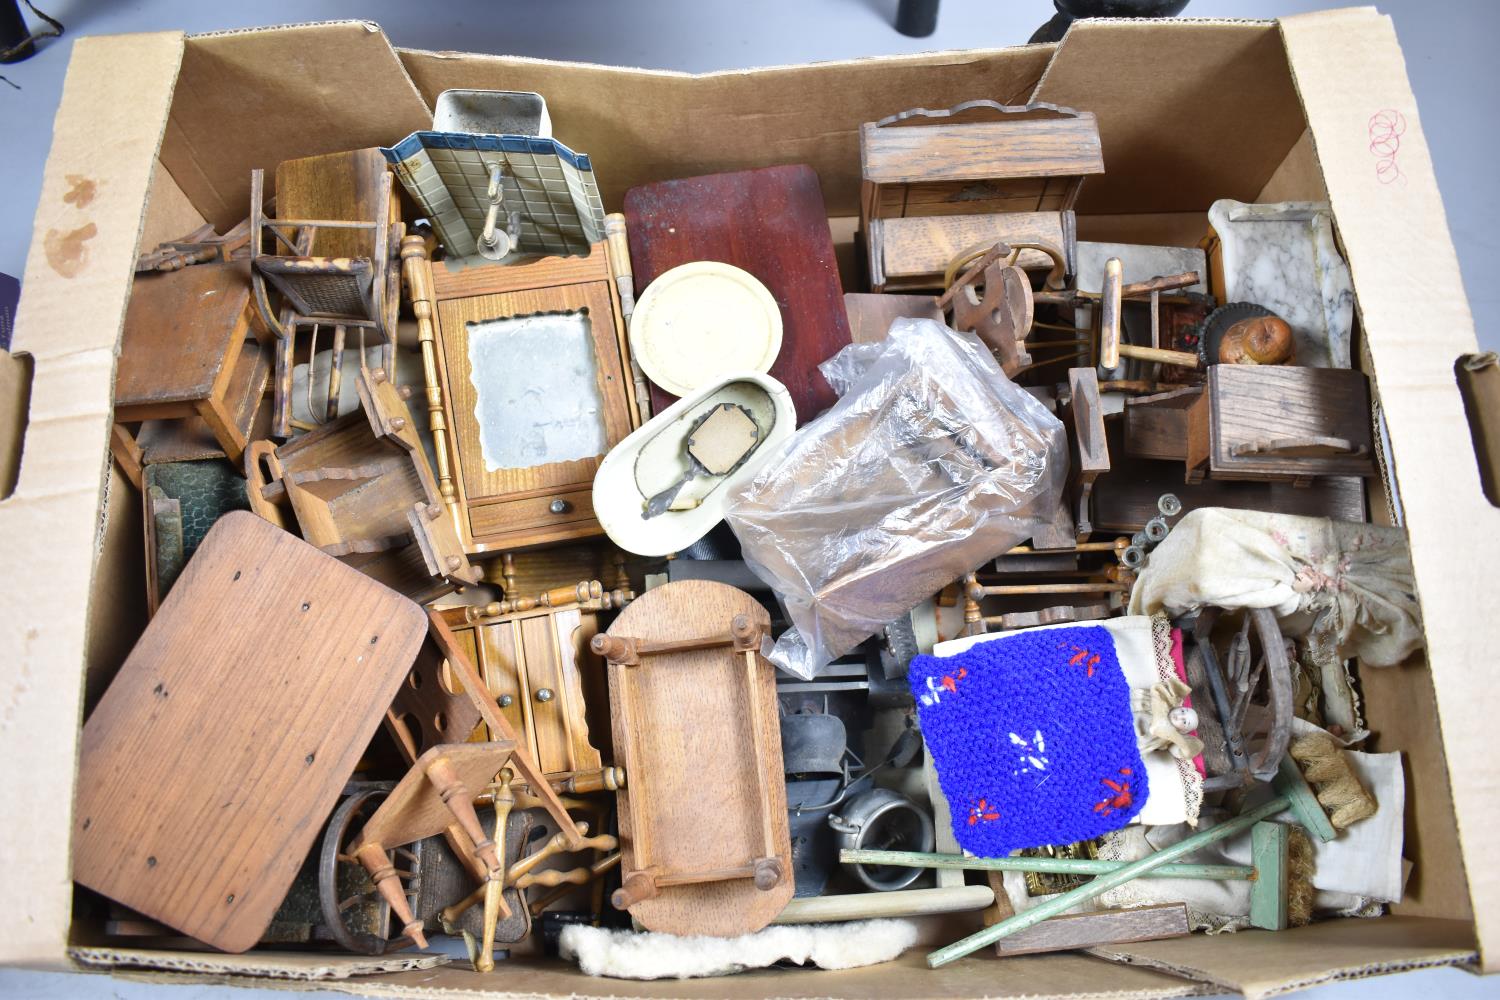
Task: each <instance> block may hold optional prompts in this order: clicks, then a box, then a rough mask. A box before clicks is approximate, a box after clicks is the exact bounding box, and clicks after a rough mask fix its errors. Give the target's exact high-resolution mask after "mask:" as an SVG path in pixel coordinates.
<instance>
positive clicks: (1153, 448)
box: [1125, 385, 1203, 462]
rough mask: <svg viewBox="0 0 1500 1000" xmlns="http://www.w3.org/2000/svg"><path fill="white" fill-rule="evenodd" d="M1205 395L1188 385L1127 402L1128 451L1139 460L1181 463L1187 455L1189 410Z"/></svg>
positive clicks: (1126, 438)
mask: <svg viewBox="0 0 1500 1000" xmlns="http://www.w3.org/2000/svg"><path fill="white" fill-rule="evenodd" d="M1202 395H1203V387H1202V386H1198V385H1195V386H1187V387H1185V388H1182V389H1173V390H1171V391H1170V392H1159V393H1156V394H1155V395H1153V396H1137V397H1135V398H1133V399H1126V400H1125V451H1126V452H1127V453H1128V454H1130V455H1133V456H1135V457H1136V458H1157V459H1162V460H1163V461H1169V462H1170V461H1178V462H1181V461H1183V460H1184V459H1185V458H1186V457H1187V453H1188V410H1189V409H1190V408H1191V407H1192V405H1193V404H1194V403H1195V402H1197V400H1198V398H1199V397H1200V396H1202Z"/></svg>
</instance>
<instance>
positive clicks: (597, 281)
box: [432, 241, 639, 552]
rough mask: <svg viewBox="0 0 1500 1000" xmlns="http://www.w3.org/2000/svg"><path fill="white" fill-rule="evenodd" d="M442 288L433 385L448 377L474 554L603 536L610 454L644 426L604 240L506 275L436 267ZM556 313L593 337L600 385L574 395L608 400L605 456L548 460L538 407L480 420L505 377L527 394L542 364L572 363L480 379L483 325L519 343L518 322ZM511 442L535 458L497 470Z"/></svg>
mask: <svg viewBox="0 0 1500 1000" xmlns="http://www.w3.org/2000/svg"><path fill="white" fill-rule="evenodd" d="M432 291H433V303H434V312H435V316H436V320H437V337H438V344H437V347H438V351H437V355H438V358H437V366H438V369H439V371H438V372H437V373H435V376H436V377H439V378H440V384H441V389H442V405H443V413H444V415H445V416H446V423H447V426H448V428H449V433H450V435H451V437H450V439H449V440H451V442H452V466H453V469H454V473H455V476H454V478H455V484H456V486H457V490H458V496H459V499H460V501H461V504H460V505H461V507H462V508H463V510H464V512H465V513H464V517H465V519H466V521H467V523H466V524H464V525H463V531H464V534H465V536H466V538H467V546H468V549H469V551H470V552H489V551H499V550H502V549H507V550H508V549H516V548H523V547H527V546H535V545H548V544H555V543H558V542H566V541H573V540H576V539H582V538H591V537H594V536H597V535H600V534H602V533H603V529H602V528H600V527H599V522H598V521H597V520H595V518H594V511H593V506H592V500H591V495H590V493H589V488H590V485H591V484H592V483H593V479H594V473H595V471H597V470H598V468H599V463H600V461H602V460H603V458H604V455H605V453H606V452H608V450H609V449H610V448H612V447H614V446H615V445H616V444H619V443H620V441H621V440H623V439H624V438H625V436H626V435H627V434H629V433H630V432H631V431H632V430H634V429H635V427H636V426H637V424H638V422H639V420H638V416H639V414H638V412H637V410H636V407H635V404H634V397H633V395H632V392H633V390H632V388H631V380H630V365H629V361H628V359H629V353H628V348H627V347H626V343H625V329H624V324H623V321H622V320H621V318H620V302H619V292H618V290H617V289H616V287H615V283H614V279H613V277H612V274H611V272H610V268H609V260H608V255H607V253H606V251H605V246H604V243H603V242H602V241H601V242H599V243H596V244H594V247H593V249H592V251H591V252H590V253H589V255H588V256H587V257H547V258H543V259H541V260H537V261H532V262H529V263H518V264H508V265H505V266H501V265H496V264H482V265H477V266H469V267H462V268H451V267H449V266H447V265H444V264H437V265H434V266H433V268H432ZM549 314H550V315H553V316H555V317H557V318H558V321H559V322H562V320H563V319H565V318H567V317H578V318H579V321H580V323H581V324H583V325H584V329H586V334H585V335H586V337H587V341H588V346H587V351H588V356H589V365H590V367H591V372H590V375H591V376H592V384H586V383H585V384H578V381H577V380H578V378H584V379H587V378H589V377H590V375H579V376H572V378H573V384H574V388H573V389H572V390H571V391H572V392H574V393H576V394H577V398H578V399H579V400H580V401H581V400H584V399H588V398H592V399H597V400H598V406H597V413H596V417H597V422H598V430H599V432H600V447H599V451H598V452H597V453H595V454H591V455H580V456H576V457H572V458H567V459H562V458H559V459H556V460H550V459H548V458H547V455H546V452H545V449H544V446H543V444H542V442H543V437H542V435H543V433H544V432H543V429H542V428H541V427H539V426H537V421H539V420H540V419H542V415H540V414H538V412H537V409H536V407H535V406H533V407H532V408H531V409H530V411H529V412H528V413H526V414H524V415H522V414H519V413H512V414H511V416H512V417H513V418H514V419H510V420H509V421H508V422H505V425H504V426H500V425H498V424H497V425H494V426H490V427H488V428H487V429H482V428H481V426H480V418H479V416H478V414H479V413H480V412H481V411H483V412H490V410H489V409H488V406H489V405H490V404H491V403H492V402H493V401H491V400H489V399H488V398H487V397H488V395H492V394H495V393H498V392H501V391H502V388H503V386H504V384H505V381H506V380H514V384H515V385H517V386H525V385H527V384H528V383H530V382H533V381H535V379H536V377H537V372H538V366H540V365H544V364H548V363H554V362H563V361H564V357H563V355H561V354H557V355H554V356H549V357H532V358H531V359H529V361H528V365H529V367H525V368H524V370H523V369H522V368H517V367H515V366H513V365H511V364H510V363H509V362H506V363H505V364H504V365H503V366H502V367H501V368H498V369H496V370H489V369H488V368H485V369H484V370H481V371H478V372H476V371H475V369H474V360H473V359H474V350H473V345H474V338H475V336H476V326H480V327H483V326H484V325H486V324H502V326H499V327H492V328H491V329H493V330H496V331H498V330H501V329H503V330H504V331H507V332H505V333H503V334H501V333H496V334H495V335H496V336H500V335H504V336H515V335H517V332H516V331H518V330H519V329H520V328H519V327H517V326H516V325H515V323H516V322H519V321H522V320H525V319H527V318H532V317H543V316H546V315H549ZM487 357H488V356H487ZM480 386H484V388H483V389H481V388H480ZM506 412H509V411H506ZM507 436H508V437H510V438H512V439H516V440H521V439H530V440H533V441H535V442H536V447H535V448H534V449H533V450H534V451H535V453H536V454H535V458H534V459H527V460H525V461H524V462H519V461H518V462H517V464H515V465H513V466H511V467H507V468H502V467H499V466H498V465H496V464H494V463H492V462H491V461H490V459H489V457H487V453H486V450H485V449H486V442H494V441H496V440H499V439H501V438H505V437H507ZM489 447H491V448H493V447H494V445H493V443H491V444H490V445H489Z"/></svg>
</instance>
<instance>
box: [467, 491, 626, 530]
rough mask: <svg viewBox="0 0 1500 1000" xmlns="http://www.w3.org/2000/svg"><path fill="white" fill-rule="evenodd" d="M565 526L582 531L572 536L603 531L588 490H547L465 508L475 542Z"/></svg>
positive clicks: (592, 496) (591, 494)
mask: <svg viewBox="0 0 1500 1000" xmlns="http://www.w3.org/2000/svg"><path fill="white" fill-rule="evenodd" d="M580 522H587V523H580ZM565 525H566V526H567V527H568V528H569V529H570V531H582V533H583V534H582V535H572V537H583V536H584V535H592V534H601V533H602V532H603V529H602V528H600V527H599V526H598V522H597V521H595V520H594V495H593V491H592V490H591V489H587V488H585V489H581V490H568V491H566V492H562V493H548V494H545V495H543V496H539V497H528V498H526V499H524V500H502V501H499V502H498V503H487V504H477V505H475V506H472V507H470V508H469V533H470V535H472V536H473V538H474V540H475V541H476V542H478V541H482V540H485V539H489V538H493V537H494V536H497V535H499V536H504V535H510V534H514V533H517V532H525V533H527V534H537V533H543V532H546V531H547V529H548V528H550V527H553V526H557V527H562V526H565ZM591 526H592V527H591Z"/></svg>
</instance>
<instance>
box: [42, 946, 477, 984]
mask: <svg viewBox="0 0 1500 1000" xmlns="http://www.w3.org/2000/svg"><path fill="white" fill-rule="evenodd" d="M68 954H69V955H70V956H72V957H73V959H74V960H75V961H77V962H78V963H80V964H81V965H87V966H91V967H93V968H102V969H161V970H166V971H171V972H191V973H198V974H200V975H210V976H255V977H257V978H264V979H296V980H314V979H315V980H327V979H348V978H349V977H350V976H371V975H376V974H378V973H385V972H410V971H412V970H415V969H432V968H436V967H437V966H439V965H445V964H447V962H448V956H446V955H428V954H423V953H422V952H417V951H408V952H402V953H399V954H395V955H381V956H369V955H359V956H355V955H339V954H328V955H319V954H308V953H305V952H274V951H255V952H247V953H245V954H243V955H220V954H218V953H217V952H185V951H150V950H148V949H145V948H70V949H68Z"/></svg>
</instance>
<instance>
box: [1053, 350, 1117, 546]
mask: <svg viewBox="0 0 1500 1000" xmlns="http://www.w3.org/2000/svg"><path fill="white" fill-rule="evenodd" d="M1062 417H1063V424H1064V426H1066V427H1067V428H1068V429H1069V430H1070V431H1071V432H1072V433H1070V434H1069V435H1068V447H1069V450H1070V452H1071V457H1072V462H1071V463H1070V465H1069V467H1068V499H1069V501H1070V502H1071V504H1072V508H1073V523H1074V525H1075V533H1076V534H1075V537H1076V538H1077V540H1078V541H1079V542H1086V541H1088V538H1089V536H1090V535H1091V534H1093V531H1094V525H1093V520H1092V516H1091V511H1092V509H1093V507H1092V499H1093V493H1094V480H1095V479H1098V478H1099V477H1100V476H1101V475H1103V474H1104V473H1106V472H1108V471H1109V442H1108V440H1107V439H1106V437H1105V434H1104V405H1103V403H1102V402H1101V401H1100V399H1099V377H1098V374H1097V373H1096V372H1095V371H1094V369H1092V368H1070V369H1068V403H1067V405H1066V406H1064V407H1063V413H1062Z"/></svg>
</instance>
